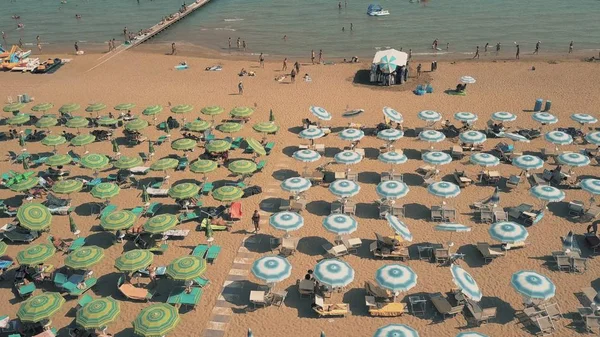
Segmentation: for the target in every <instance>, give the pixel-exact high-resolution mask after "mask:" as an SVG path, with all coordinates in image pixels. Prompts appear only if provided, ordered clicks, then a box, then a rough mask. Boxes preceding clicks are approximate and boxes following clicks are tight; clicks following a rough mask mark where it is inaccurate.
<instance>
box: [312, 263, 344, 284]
mask: <svg viewBox="0 0 600 337" xmlns="http://www.w3.org/2000/svg"><path fill="white" fill-rule="evenodd" d="M313 275H314V277H315V279H316V280H317V281H319V283H320V284H324V285H326V286H329V287H332V288H339V287H345V286H347V285H348V284H350V283H351V282H352V281H353V280H354V269H352V267H350V265H349V264H348V263H347V262H345V261H342V260H338V259H324V260H321V261H320V262H318V263H317V265H316V266H315V269H314V272H313Z"/></svg>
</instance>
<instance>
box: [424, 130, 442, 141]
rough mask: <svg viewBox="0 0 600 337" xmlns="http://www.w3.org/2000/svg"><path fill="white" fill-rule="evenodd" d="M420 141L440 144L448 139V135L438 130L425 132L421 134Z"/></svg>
mask: <svg viewBox="0 0 600 337" xmlns="http://www.w3.org/2000/svg"><path fill="white" fill-rule="evenodd" d="M419 139H420V140H424V141H426V142H429V143H439V142H441V141H443V140H444V139H446V135H444V134H443V133H441V132H439V131H436V130H425V131H421V133H419Z"/></svg>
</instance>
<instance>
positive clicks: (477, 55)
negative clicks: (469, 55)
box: [473, 46, 479, 59]
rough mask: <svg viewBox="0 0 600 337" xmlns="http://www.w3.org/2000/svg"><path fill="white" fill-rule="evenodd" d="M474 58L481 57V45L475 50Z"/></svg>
mask: <svg viewBox="0 0 600 337" xmlns="http://www.w3.org/2000/svg"><path fill="white" fill-rule="evenodd" d="M473 58H474V59H475V58H477V59H478V58H479V46H477V49H476V50H475V56H473Z"/></svg>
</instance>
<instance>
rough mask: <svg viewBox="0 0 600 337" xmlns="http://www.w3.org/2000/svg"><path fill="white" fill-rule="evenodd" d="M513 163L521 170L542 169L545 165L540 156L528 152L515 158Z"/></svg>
mask: <svg viewBox="0 0 600 337" xmlns="http://www.w3.org/2000/svg"><path fill="white" fill-rule="evenodd" d="M512 164H513V165H514V166H515V167H518V168H520V169H521V170H524V171H529V170H537V169H541V168H542V167H543V166H544V161H543V160H542V159H541V158H539V157H536V156H531V155H528V154H526V155H523V156H518V157H517V158H515V159H513V161H512Z"/></svg>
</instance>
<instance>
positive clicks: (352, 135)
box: [338, 129, 365, 142]
mask: <svg viewBox="0 0 600 337" xmlns="http://www.w3.org/2000/svg"><path fill="white" fill-rule="evenodd" d="M338 135H339V137H340V139H342V140H346V141H349V142H356V141H359V140H361V139H363V137H364V136H365V133H364V132H363V130H359V129H344V130H343V131H342V132H340V133H339V134H338Z"/></svg>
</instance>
